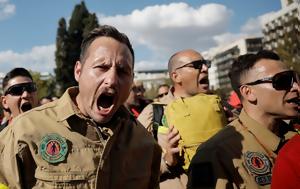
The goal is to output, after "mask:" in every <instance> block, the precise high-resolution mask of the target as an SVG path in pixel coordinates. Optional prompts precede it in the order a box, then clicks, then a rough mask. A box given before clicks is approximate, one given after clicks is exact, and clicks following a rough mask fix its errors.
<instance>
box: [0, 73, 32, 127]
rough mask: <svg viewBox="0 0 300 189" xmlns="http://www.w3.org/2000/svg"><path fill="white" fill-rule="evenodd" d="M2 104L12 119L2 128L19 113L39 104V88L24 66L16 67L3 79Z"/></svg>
mask: <svg viewBox="0 0 300 189" xmlns="http://www.w3.org/2000/svg"><path fill="white" fill-rule="evenodd" d="M2 85H3V95H2V96H1V98H2V105H3V108H4V110H5V111H7V112H9V113H10V116H11V117H10V119H9V120H8V121H7V122H6V123H5V124H3V125H2V129H3V128H4V127H5V126H6V125H7V124H8V123H9V122H10V121H11V120H12V119H13V118H15V117H17V116H18V115H19V114H21V113H23V112H26V111H28V110H30V109H32V108H34V107H36V106H37V104H38V99H37V92H36V91H37V88H36V85H35V83H34V82H33V80H32V76H31V74H30V73H29V72H28V71H27V70H26V69H24V68H14V69H13V70H11V71H10V72H8V73H7V74H6V76H5V77H4V79H3V83H2Z"/></svg>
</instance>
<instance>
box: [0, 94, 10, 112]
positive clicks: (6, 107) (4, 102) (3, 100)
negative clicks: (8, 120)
mask: <svg viewBox="0 0 300 189" xmlns="http://www.w3.org/2000/svg"><path fill="white" fill-rule="evenodd" d="M1 104H2V106H3V108H4V109H6V110H9V107H8V104H7V99H6V96H4V95H2V96H1Z"/></svg>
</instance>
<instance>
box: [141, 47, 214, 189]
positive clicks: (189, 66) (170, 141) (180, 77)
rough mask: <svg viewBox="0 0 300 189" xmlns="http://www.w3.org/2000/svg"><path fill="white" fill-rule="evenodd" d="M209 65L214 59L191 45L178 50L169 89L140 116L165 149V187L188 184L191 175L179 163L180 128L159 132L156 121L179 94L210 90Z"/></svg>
mask: <svg viewBox="0 0 300 189" xmlns="http://www.w3.org/2000/svg"><path fill="white" fill-rule="evenodd" d="M209 67H210V61H207V60H205V59H204V58H203V57H202V55H201V54H200V53H199V52H197V51H195V50H192V49H187V50H182V51H179V52H177V53H175V54H174V55H173V56H171V58H170V59H169V62H168V71H169V76H170V79H171V80H172V83H173V86H172V87H171V88H170V90H169V93H168V94H167V95H165V96H163V97H162V98H160V102H159V103H153V104H150V105H148V106H146V108H145V109H144V110H143V111H142V112H141V114H140V115H139V117H138V120H139V121H140V122H141V123H142V124H143V125H144V127H145V128H146V129H147V130H148V131H149V132H151V133H152V134H153V135H154V137H155V138H156V139H158V142H159V144H160V145H161V146H162V148H163V149H164V154H163V156H162V161H161V173H162V174H161V179H160V181H161V182H160V188H161V189H169V188H172V189H183V188H186V183H187V175H186V173H185V171H184V170H183V169H182V167H181V165H179V163H178V161H179V159H178V153H179V148H178V142H179V140H180V135H179V132H178V130H177V129H176V128H174V127H173V126H171V127H170V129H169V132H168V133H167V134H166V135H167V137H165V136H164V135H160V134H157V127H156V125H161V120H162V115H163V111H164V110H163V108H164V107H165V106H166V105H167V104H169V103H171V102H172V101H174V100H176V99H178V98H185V97H192V96H195V95H197V94H199V93H205V94H207V93H208V92H209V81H208V68H209ZM159 112H160V113H159Z"/></svg>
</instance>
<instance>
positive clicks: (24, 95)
mask: <svg viewBox="0 0 300 189" xmlns="http://www.w3.org/2000/svg"><path fill="white" fill-rule="evenodd" d="M29 96H30V92H28V91H27V90H26V89H24V90H23V92H22V95H21V97H22V98H26V97H29Z"/></svg>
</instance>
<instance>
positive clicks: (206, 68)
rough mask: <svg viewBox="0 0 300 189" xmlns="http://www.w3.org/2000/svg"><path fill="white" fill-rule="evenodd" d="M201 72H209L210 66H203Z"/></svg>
mask: <svg viewBox="0 0 300 189" xmlns="http://www.w3.org/2000/svg"><path fill="white" fill-rule="evenodd" d="M201 72H208V66H207V65H206V64H202V68H201Z"/></svg>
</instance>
